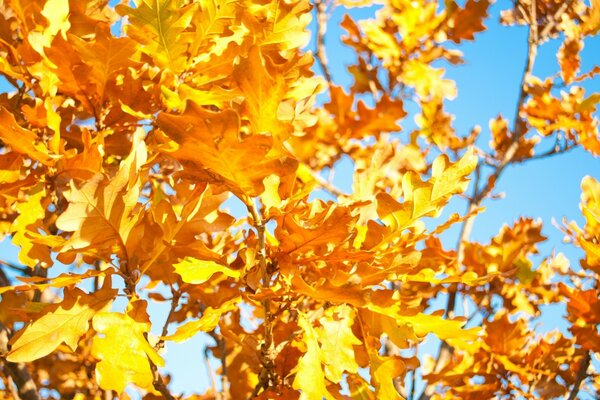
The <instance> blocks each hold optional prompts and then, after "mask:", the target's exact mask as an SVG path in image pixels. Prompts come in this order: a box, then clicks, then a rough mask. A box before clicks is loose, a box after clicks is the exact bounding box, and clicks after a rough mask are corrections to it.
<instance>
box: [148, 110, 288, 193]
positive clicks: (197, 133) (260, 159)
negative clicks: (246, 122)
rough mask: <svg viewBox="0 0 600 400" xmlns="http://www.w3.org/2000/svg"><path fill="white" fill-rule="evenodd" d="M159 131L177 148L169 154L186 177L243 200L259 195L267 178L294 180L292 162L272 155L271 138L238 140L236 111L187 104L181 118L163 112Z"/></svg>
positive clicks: (261, 137) (159, 119) (273, 152)
mask: <svg viewBox="0 0 600 400" xmlns="http://www.w3.org/2000/svg"><path fill="white" fill-rule="evenodd" d="M158 126H159V127H160V128H161V129H162V130H163V131H165V133H166V134H167V135H168V136H169V137H170V138H171V139H173V140H174V141H175V142H177V144H178V145H179V148H178V149H177V150H175V151H174V152H172V153H171V155H172V156H173V157H175V158H176V159H177V160H178V161H180V162H181V163H182V165H183V166H184V168H185V171H186V173H188V174H190V175H192V176H201V177H203V178H204V179H207V180H208V181H211V182H218V183H223V184H224V185H225V186H227V187H228V188H230V189H231V190H232V191H233V192H234V193H236V194H237V195H239V196H242V197H244V196H256V195H258V194H260V193H262V192H263V191H264V186H263V182H262V181H263V179H264V178H265V177H267V176H269V175H272V174H275V175H278V176H279V177H280V178H281V179H282V180H285V181H288V180H291V179H293V174H294V172H295V171H296V168H297V161H296V160H294V159H292V158H290V157H289V156H287V155H286V154H282V153H279V152H277V151H273V138H272V137H271V136H267V135H252V136H248V137H245V138H242V137H241V134H240V120H239V115H238V114H237V112H235V111H234V110H230V109H228V110H225V111H219V112H214V111H207V110H205V109H203V108H202V107H200V106H198V105H196V104H195V103H188V104H187V107H186V110H185V111H184V113H183V114H181V115H176V114H167V113H161V114H160V115H159V116H158ZM249 166H252V168H248V167H249Z"/></svg>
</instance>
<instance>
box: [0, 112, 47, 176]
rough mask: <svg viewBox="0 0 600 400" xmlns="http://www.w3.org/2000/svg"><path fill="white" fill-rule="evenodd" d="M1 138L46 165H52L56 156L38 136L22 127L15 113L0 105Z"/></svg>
mask: <svg viewBox="0 0 600 400" xmlns="http://www.w3.org/2000/svg"><path fill="white" fill-rule="evenodd" d="M0 139H2V141H3V142H4V143H6V144H7V145H9V146H10V147H11V149H12V150H13V151H15V152H17V153H21V154H23V155H25V156H28V157H30V158H31V159H33V160H35V161H39V162H41V163H42V164H44V165H52V164H53V163H54V160H55V158H56V157H55V156H53V155H51V154H50V152H49V150H48V148H47V147H46V146H45V145H44V144H43V143H40V140H39V139H38V136H37V135H36V134H35V133H34V132H32V131H30V130H27V129H25V128H22V127H21V126H20V125H19V124H18V123H17V121H16V120H15V117H14V116H13V114H11V113H10V112H9V111H8V110H7V109H5V108H4V107H0Z"/></svg>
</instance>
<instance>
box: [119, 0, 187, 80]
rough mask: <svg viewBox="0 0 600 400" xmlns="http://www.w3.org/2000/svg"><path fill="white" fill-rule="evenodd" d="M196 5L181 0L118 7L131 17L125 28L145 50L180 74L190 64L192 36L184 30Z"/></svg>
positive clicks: (153, 0) (149, 0) (159, 63)
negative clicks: (187, 54)
mask: <svg viewBox="0 0 600 400" xmlns="http://www.w3.org/2000/svg"><path fill="white" fill-rule="evenodd" d="M194 8H195V4H190V5H184V2H182V1H181V0H143V1H141V2H139V4H138V5H137V7H136V8H131V7H128V6H126V5H123V4H119V5H117V7H116V10H117V12H119V13H120V14H121V15H124V16H127V18H128V20H129V25H127V26H126V27H125V31H126V33H127V35H128V36H129V37H131V38H132V39H134V40H136V41H137V42H138V43H140V44H141V47H140V48H141V50H142V51H143V52H144V53H146V54H147V55H148V56H150V57H151V58H152V59H153V60H154V62H155V64H156V65H157V66H158V67H160V68H161V69H162V70H171V71H173V72H174V73H179V72H181V71H183V70H184V69H185V68H186V67H187V64H188V57H186V52H187V50H188V46H189V43H190V42H191V40H192V36H191V35H190V34H186V33H185V32H184V31H185V30H186V28H187V27H188V25H189V23H190V21H191V19H192V13H193V10H194Z"/></svg>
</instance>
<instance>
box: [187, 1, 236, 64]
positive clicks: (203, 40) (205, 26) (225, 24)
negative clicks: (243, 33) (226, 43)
mask: <svg viewBox="0 0 600 400" xmlns="http://www.w3.org/2000/svg"><path fill="white" fill-rule="evenodd" d="M241 10H242V6H241V4H240V1H239V0H203V1H201V2H200V7H199V9H198V11H197V12H196V13H195V14H194V16H193V18H192V23H193V24H194V25H195V26H196V32H195V34H194V40H193V41H192V43H191V44H190V52H191V53H192V54H197V53H198V51H199V50H200V49H201V48H203V47H205V46H206V47H208V48H207V51H210V50H212V49H211V48H210V47H209V46H207V44H210V39H212V38H214V39H215V40H216V39H217V38H221V37H226V36H229V35H228V33H229V32H230V31H231V30H232V29H233V26H234V24H235V22H236V19H237V18H238V14H239V13H240V11H241ZM207 42H208V43H207ZM213 45H214V43H213ZM217 53H218V52H217ZM218 55H220V54H218Z"/></svg>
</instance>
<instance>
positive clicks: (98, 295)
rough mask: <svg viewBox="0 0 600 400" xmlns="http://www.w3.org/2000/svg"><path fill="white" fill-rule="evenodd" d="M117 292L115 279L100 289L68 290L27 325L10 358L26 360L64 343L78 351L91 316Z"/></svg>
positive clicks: (12, 347) (39, 355)
mask: <svg viewBox="0 0 600 400" xmlns="http://www.w3.org/2000/svg"><path fill="white" fill-rule="evenodd" d="M116 296H117V290H115V289H112V288H111V280H110V279H106V280H105V283H104V286H103V287H102V289H101V290H98V291H97V292H94V293H90V294H87V293H85V292H83V291H82V290H80V289H77V288H73V289H67V290H65V296H64V300H63V301H62V302H61V303H59V304H55V305H52V306H48V307H46V308H45V310H44V315H42V316H41V317H40V318H38V319H36V320H34V321H33V322H31V323H30V324H29V325H26V326H25V327H24V328H23V329H22V330H20V331H19V332H18V333H17V334H16V335H15V336H13V338H12V339H11V341H10V344H11V351H10V352H9V353H8V355H7V357H6V359H7V360H8V361H11V362H26V361H33V360H37V359H38V358H42V357H44V356H46V355H48V354H50V353H51V352H53V351H54V350H55V349H56V348H57V347H58V346H59V345H60V344H61V343H63V342H64V343H65V344H66V345H67V346H69V347H70V348H71V350H73V351H75V349H77V344H78V342H79V339H80V338H81V336H83V335H84V334H85V333H86V332H87V331H88V329H89V324H90V320H91V319H92V318H93V317H94V315H96V314H97V313H99V312H101V311H103V310H104V309H106V308H107V307H108V306H109V305H110V304H111V303H112V301H113V300H114V298H115V297H116Z"/></svg>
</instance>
